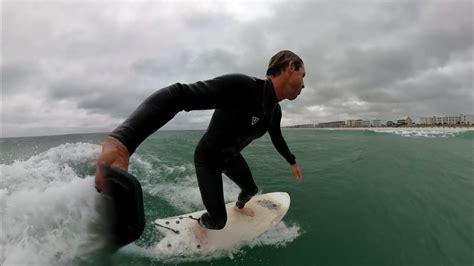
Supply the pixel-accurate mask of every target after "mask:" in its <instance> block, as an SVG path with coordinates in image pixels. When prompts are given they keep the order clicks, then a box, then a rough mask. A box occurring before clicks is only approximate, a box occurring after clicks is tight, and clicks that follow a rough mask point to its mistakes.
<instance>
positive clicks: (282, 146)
mask: <svg viewBox="0 0 474 266" xmlns="http://www.w3.org/2000/svg"><path fill="white" fill-rule="evenodd" d="M280 121H281V108H280V105H279V104H277V105H276V106H275V110H274V111H273V117H272V122H271V125H270V129H269V130H268V133H270V137H271V139H272V143H273V146H275V148H276V149H277V151H278V152H279V153H280V154H281V155H282V156H283V157H284V158H285V159H286V161H287V162H288V163H289V164H291V165H293V164H295V163H296V160H295V156H294V155H293V154H292V153H291V152H290V149H289V148H288V145H287V144H286V141H285V139H284V138H283V135H282V134H281V128H280Z"/></svg>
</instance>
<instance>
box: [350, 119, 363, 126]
mask: <svg viewBox="0 0 474 266" xmlns="http://www.w3.org/2000/svg"><path fill="white" fill-rule="evenodd" d="M346 126H347V127H362V119H357V120H347V121H346Z"/></svg>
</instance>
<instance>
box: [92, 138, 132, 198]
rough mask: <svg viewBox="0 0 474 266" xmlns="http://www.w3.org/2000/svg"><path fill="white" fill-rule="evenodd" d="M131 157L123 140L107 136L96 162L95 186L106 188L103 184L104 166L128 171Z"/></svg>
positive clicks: (100, 188)
mask: <svg viewBox="0 0 474 266" xmlns="http://www.w3.org/2000/svg"><path fill="white" fill-rule="evenodd" d="M129 158H130V154H129V153H128V149H127V147H125V146H124V145H123V143H122V142H120V141H119V140H117V139H116V138H113V137H110V136H109V137H107V138H106V139H105V141H104V143H103V144H102V153H101V154H100V155H99V157H98V158H97V163H96V172H95V186H96V187H97V189H99V190H103V189H106V188H104V187H103V184H102V180H103V178H104V175H105V173H104V168H103V167H104V166H106V165H110V166H114V167H117V168H120V169H123V170H125V171H127V170H128V160H129Z"/></svg>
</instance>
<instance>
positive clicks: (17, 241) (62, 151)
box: [0, 143, 103, 265]
mask: <svg viewBox="0 0 474 266" xmlns="http://www.w3.org/2000/svg"><path fill="white" fill-rule="evenodd" d="M99 149H100V146H98V145H92V144H84V143H77V144H63V145H60V146H58V147H55V148H52V149H50V150H48V151H46V152H43V153H41V154H38V155H35V156H33V157H31V158H29V159H27V160H25V161H15V162H14V163H12V164H3V165H1V167H2V172H3V176H2V179H3V180H2V183H1V185H0V186H1V187H0V189H1V190H0V191H1V193H0V195H1V205H2V208H1V210H0V216H1V217H2V222H3V225H2V227H1V228H2V232H1V235H2V239H1V252H0V254H1V255H0V264H1V265H64V264H67V263H68V262H71V261H72V260H74V259H75V258H76V257H78V256H81V254H85V252H89V251H91V250H93V249H94V246H95V244H97V245H102V244H103V243H99V242H100V241H97V239H95V238H96V237H97V236H96V235H94V234H93V232H91V230H90V228H89V227H90V226H91V224H93V222H94V221H98V217H99V216H98V213H97V212H96V208H95V202H96V201H95V197H96V196H97V195H98V194H97V192H96V191H95V189H94V186H93V178H92V177H91V176H88V177H80V176H78V174H77V173H75V171H74V169H73V166H74V165H75V164H77V163H86V164H87V163H90V164H91V165H93V163H94V161H95V157H96V155H97V154H98V152H99ZM92 240H93V241H92ZM91 241H92V242H91Z"/></svg>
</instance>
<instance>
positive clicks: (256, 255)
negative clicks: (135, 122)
mask: <svg viewBox="0 0 474 266" xmlns="http://www.w3.org/2000/svg"><path fill="white" fill-rule="evenodd" d="M202 134H203V131H159V132H157V133H155V134H154V135H152V136H151V137H150V138H148V139H147V140H146V141H145V142H144V143H143V144H142V145H141V146H140V148H139V149H138V150H137V153H136V154H135V155H134V156H133V157H132V160H131V166H130V171H131V172H132V173H133V174H134V175H136V176H137V178H138V179H139V180H140V182H141V184H142V186H143V191H144V205H145V209H146V210H145V212H146V218H147V226H146V228H145V232H144V234H143V235H142V237H141V238H140V239H139V240H137V241H136V242H135V243H134V244H131V245H129V246H127V247H124V248H123V249H121V250H120V251H119V252H118V253H116V254H115V255H114V256H112V257H111V258H108V259H107V260H106V261H107V262H108V263H110V264H111V265H175V264H183V265H397V266H398V265H473V263H474V231H473V225H474V207H473V206H474V204H473V203H474V193H473V192H474V171H473V170H474V164H473V163H474V160H473V159H474V158H473V155H474V131H468V130H465V129H464V130H459V129H405V130H403V129H400V130H398V129H384V130H315V129H288V130H284V131H283V134H284V136H285V139H286V140H287V143H288V145H289V146H290V149H291V150H292V152H293V153H294V154H295V155H296V158H297V162H298V164H299V165H300V166H301V168H302V171H303V180H302V181H301V182H297V181H295V180H294V178H293V177H292V175H291V171H290V168H289V166H288V165H287V163H286V161H285V160H284V159H283V158H282V157H281V156H280V155H279V154H278V153H277V152H276V150H275V149H274V148H273V146H272V144H271V141H270V138H269V137H268V135H265V136H264V137H262V138H261V139H259V140H256V141H254V142H253V143H252V144H250V145H249V146H248V147H247V148H246V149H245V150H244V151H243V153H242V154H243V155H244V157H245V158H246V160H247V162H248V164H249V166H250V168H251V170H252V172H253V175H254V179H255V181H256V183H257V185H258V186H259V188H260V192H261V193H268V192H274V191H286V192H288V193H289V194H290V196H291V207H290V209H289V211H288V213H287V215H286V217H285V218H284V219H283V223H282V224H280V225H279V226H278V227H277V228H275V229H273V230H271V231H270V232H267V233H266V234H264V235H263V236H261V237H259V238H258V239H256V240H255V241H254V242H252V243H248V244H247V245H245V246H243V247H239V248H236V249H235V250H225V251H223V252H219V253H216V254H210V255H208V256H205V257H203V256H195V257H185V258H183V257H181V256H179V254H178V253H179V250H176V255H175V256H172V255H171V256H170V255H169V253H168V254H166V255H164V253H162V252H160V251H159V250H155V249H154V245H156V244H157V243H158V242H159V241H160V239H161V238H162V236H160V235H159V234H158V233H157V232H156V230H154V228H153V225H152V222H153V220H154V219H156V218H158V217H167V216H173V215H178V214H182V213H186V212H190V211H197V210H200V209H202V208H203V205H202V203H201V201H200V195H199V191H198V189H197V185H196V184H197V182H196V177H195V172H194V168H193V153H194V147H195V145H196V144H197V142H198V141H199V138H200V137H201V136H202ZM103 137H104V134H87V135H68V136H50V137H33V138H9V139H1V142H0V143H1V148H2V154H1V157H0V160H1V167H2V168H1V169H2V180H3V182H2V184H1V187H0V188H1V189H0V193H1V194H0V195H1V200H2V207H3V208H2V211H1V212H2V213H1V214H2V217H3V219H2V240H1V243H2V250H1V257H0V264H1V265H84V264H86V261H87V263H89V264H94V261H92V262H91V259H90V258H88V259H84V256H85V255H84V253H85V250H86V249H87V248H85V247H91V246H93V245H92V244H87V243H90V241H91V238H92V236H91V235H90V234H89V233H88V231H87V230H88V227H87V226H86V225H84V224H87V223H88V219H92V220H93V219H94V217H95V212H94V211H93V210H92V209H93V208H92V207H91V206H93V199H94V197H95V194H96V192H95V191H94V189H93V185H92V184H93V178H92V176H93V174H94V160H95V157H96V156H97V154H98V153H99V151H100V146H99V145H98V144H99V143H100V141H101V140H102V139H103ZM224 181H225V182H224V191H225V195H226V200H227V201H233V200H235V198H236V196H237V194H238V192H239V190H238V188H237V187H236V186H235V185H233V184H232V182H231V181H230V180H229V179H228V178H227V177H224ZM88 241H89V242H88ZM103 261H104V260H103V258H100V259H98V260H97V265H99V264H101V263H103ZM89 264H88V265H89Z"/></svg>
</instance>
